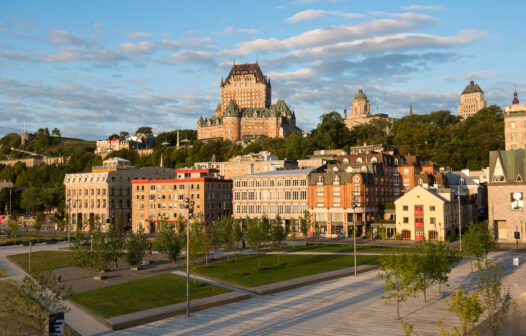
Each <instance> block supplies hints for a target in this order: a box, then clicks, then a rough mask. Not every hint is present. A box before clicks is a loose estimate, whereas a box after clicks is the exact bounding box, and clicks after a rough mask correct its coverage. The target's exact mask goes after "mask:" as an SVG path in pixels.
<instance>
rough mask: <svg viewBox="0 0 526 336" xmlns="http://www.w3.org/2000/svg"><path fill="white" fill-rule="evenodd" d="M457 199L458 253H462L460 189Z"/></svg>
mask: <svg viewBox="0 0 526 336" xmlns="http://www.w3.org/2000/svg"><path fill="white" fill-rule="evenodd" d="M457 198H458V237H459V251H460V252H462V216H461V208H460V187H459V188H458V190H457Z"/></svg>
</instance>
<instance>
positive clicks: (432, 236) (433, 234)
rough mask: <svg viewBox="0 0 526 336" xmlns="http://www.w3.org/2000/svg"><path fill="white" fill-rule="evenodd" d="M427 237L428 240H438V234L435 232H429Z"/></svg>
mask: <svg viewBox="0 0 526 336" xmlns="http://www.w3.org/2000/svg"><path fill="white" fill-rule="evenodd" d="M427 236H428V239H429V240H437V239H438V232H436V231H429V232H428V234H427Z"/></svg>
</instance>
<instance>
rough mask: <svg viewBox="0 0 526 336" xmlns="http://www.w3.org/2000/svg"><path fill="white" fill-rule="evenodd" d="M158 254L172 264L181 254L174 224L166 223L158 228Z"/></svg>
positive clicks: (179, 240)
mask: <svg viewBox="0 0 526 336" xmlns="http://www.w3.org/2000/svg"><path fill="white" fill-rule="evenodd" d="M157 245H158V246H159V252H161V253H162V254H164V255H165V256H166V257H167V258H168V259H169V260H170V261H171V262H172V264H175V262H176V261H177V257H178V256H179V255H180V254H181V248H182V246H181V238H180V237H179V236H178V235H177V232H176V229H175V226H174V224H172V223H166V224H164V223H163V225H161V227H160V228H159V234H158V236H157Z"/></svg>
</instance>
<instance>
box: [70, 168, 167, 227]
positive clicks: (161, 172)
mask: <svg viewBox="0 0 526 336" xmlns="http://www.w3.org/2000/svg"><path fill="white" fill-rule="evenodd" d="M175 174H176V172H175V170H174V169H169V168H160V167H147V168H141V169H134V168H133V167H131V166H130V163H129V161H127V160H124V159H120V158H112V159H109V160H106V161H104V162H103V165H102V166H98V167H97V166H95V167H93V169H92V172H91V173H76V174H66V176H65V177H64V184H65V187H66V196H65V201H66V210H67V212H68V224H69V225H70V230H71V231H75V230H76V229H77V228H81V229H82V230H89V224H90V222H91V223H95V222H98V223H100V224H101V225H102V228H103V230H107V229H108V225H109V224H110V223H111V224H117V225H119V226H120V227H122V228H123V229H127V228H129V227H130V226H131V222H130V220H131V182H132V181H133V180H138V179H141V180H144V179H170V178H174V177H175Z"/></svg>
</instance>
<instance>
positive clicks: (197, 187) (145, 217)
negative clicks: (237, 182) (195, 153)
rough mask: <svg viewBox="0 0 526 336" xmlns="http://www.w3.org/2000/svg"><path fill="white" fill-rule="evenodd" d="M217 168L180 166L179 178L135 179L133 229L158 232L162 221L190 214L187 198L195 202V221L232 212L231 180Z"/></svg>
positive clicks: (176, 219)
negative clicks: (187, 167)
mask: <svg viewBox="0 0 526 336" xmlns="http://www.w3.org/2000/svg"><path fill="white" fill-rule="evenodd" d="M217 173H218V171H217V170H216V169H179V170H177V178H171V179H163V180H155V179H152V180H145V179H142V180H135V181H132V209H133V210H132V229H133V231H136V230H137V229H138V228H139V227H141V226H142V227H143V228H144V229H145V231H146V232H147V233H150V234H154V233H156V232H157V230H158V227H159V223H160V222H162V221H166V222H168V223H180V222H184V221H186V219H187V218H188V209H186V208H185V205H186V202H185V199H187V198H188V199H189V201H191V202H193V203H194V218H193V220H194V221H197V222H201V221H207V222H209V221H214V220H218V219H220V218H221V217H224V216H231V215H232V180H228V179H223V178H222V177H220V176H218V175H217Z"/></svg>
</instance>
